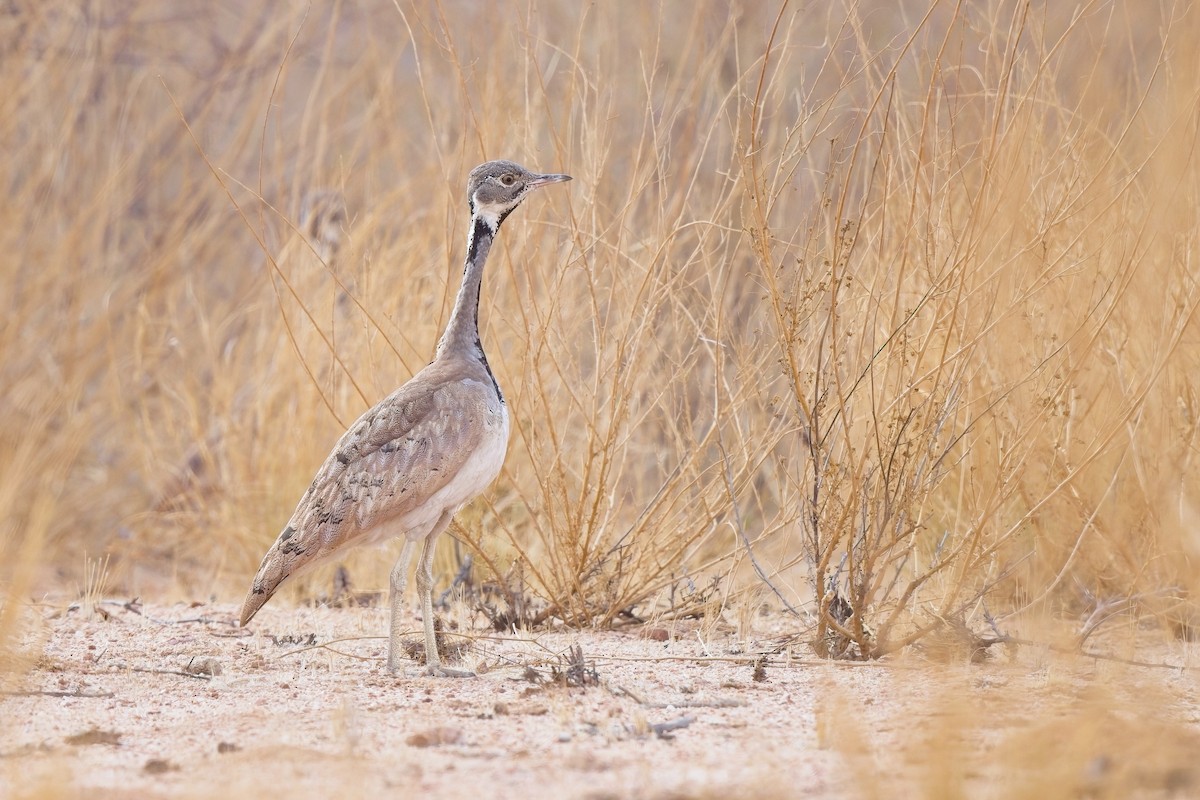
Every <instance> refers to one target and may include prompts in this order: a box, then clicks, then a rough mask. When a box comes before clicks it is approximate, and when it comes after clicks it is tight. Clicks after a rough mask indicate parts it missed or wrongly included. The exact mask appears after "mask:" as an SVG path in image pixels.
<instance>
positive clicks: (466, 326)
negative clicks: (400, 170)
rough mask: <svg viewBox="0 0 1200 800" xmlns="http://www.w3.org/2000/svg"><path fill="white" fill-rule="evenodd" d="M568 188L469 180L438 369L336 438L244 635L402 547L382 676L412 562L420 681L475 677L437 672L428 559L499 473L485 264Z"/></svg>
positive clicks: (502, 425) (516, 180)
mask: <svg viewBox="0 0 1200 800" xmlns="http://www.w3.org/2000/svg"><path fill="white" fill-rule="evenodd" d="M569 180H571V176H569V175H562V174H540V173H536V172H531V171H529V170H527V169H525V168H524V167H522V166H520V165H519V164H515V163H513V162H512V161H488V162H487V163H484V164H480V165H479V166H477V167H475V169H473V170H471V172H470V175H469V177H468V180H467V199H468V205H469V207H470V212H471V219H470V226H469V233H468V236H467V255H466V263H465V265H464V267H463V276H462V284H461V286H460V287H459V290H458V294H457V296H456V297H455V300H454V308H453V310H452V311H451V313H450V318H449V320H448V321H447V323H446V328H445V330H444V331H443V333H442V336H441V338H440V339H439V341H438V344H437V349H436V351H435V353H434V357H433V360H432V361H431V362H430V363H429V364H428V365H427V366H425V367H424V368H423V369H421V370H420V371H419V372H418V373H417V374H416V375H414V376H413V377H412V378H411V379H410V380H409V381H408V382H407V383H405V384H404V385H402V386H401V387H400V388H398V389H396V390H395V391H394V392H392V393H391V394H390V395H388V396H387V397H385V398H384V399H383V400H381V401H379V403H377V404H376V405H375V406H374V407H372V408H370V409H368V410H367V411H366V412H364V413H363V415H362V416H360V417H359V418H358V420H356V421H355V422H354V423H353V424H352V425H351V426H350V427H349V429H348V430H347V431H346V432H345V433H344V434H343V435H342V437H341V438H340V439H338V441H337V444H335V445H334V447H333V450H332V451H331V452H330V453H329V456H328V457H327V458H326V459H325V461H324V463H323V464H322V465H321V467H320V469H319V470H317V474H316V477H315V478H314V479H313V481H312V483H311V484H310V485H309V487H308V489H307V490H306V491H305V492H304V495H303V496H302V497H301V498H300V502H299V503H298V504H297V505H296V510H295V512H294V513H293V514H292V516H291V518H290V519H289V520H288V522H287V524H286V525H285V526H284V528H283V530H282V532H280V534H279V537H278V538H277V539H276V540H275V543H274V544H272V545H271V547H270V548H269V549H268V550H267V552H266V555H265V556H263V560H262V564H261V565H260V566H259V568H258V572H257V574H256V575H255V576H254V581H253V583H252V584H251V586H250V590H249V592H247V594H246V599H245V601H244V602H243V603H242V609H241V626H242V627H243V628H244V627H246V625H247V624H248V623H249V622H250V620H252V619H253V618H254V615H255V614H256V613H258V610H259V609H260V608H262V606H263V605H264V604H265V603H266V602H267V601H268V600H270V599H271V596H272V595H274V594H275V592H276V591H277V590H278V589H279V587H280V586H281V585H282V584H283V583H284V582H285V581H286V580H287V579H288V578H290V577H294V576H296V575H299V574H302V573H304V572H307V571H309V570H311V569H313V568H315V567H317V566H318V565H320V564H324V563H327V562H329V561H330V560H332V559H333V558H335V557H338V556H340V555H342V554H343V553H344V552H345V551H346V550H348V549H350V548H353V547H358V546H363V545H372V544H381V543H383V542H386V541H388V540H390V539H393V538H398V537H400V538H403V539H404V545H403V548H402V549H401V552H400V557H399V558H398V559H397V560H396V563H395V566H393V568H392V571H391V576H390V581H389V585H390V590H391V594H390V598H389V601H390V606H391V608H390V611H391V622H390V628H389V636H388V658H387V668H388V671H389V672H391V673H392V674H397V673H398V672H399V671H400V670H401V668H402V658H401V653H402V651H403V648H402V647H401V644H400V634H401V632H402V628H401V624H400V619H401V608H402V606H403V595H404V590H405V588H406V585H407V582H408V569H409V564H410V562H411V560H412V555H413V551H414V549H415V547H416V545H417V544H418V543H421V544H422V550H421V557H420V559H419V561H418V563H417V570H416V584H417V591H418V594H419V595H420V600H421V613H422V617H423V622H424V627H425V664H426V667H425V671H426V673H427V674H429V675H433V676H440V677H470V676H471V675H472V674H473V673H471V672H469V671H462V670H454V669H450V668H448V667H445V666H443V665H442V664H441V660H440V658H439V656H438V651H437V641H436V639H435V633H434V625H433V554H434V547H435V545H436V543H437V539H438V536H439V535H440V534H441V533H442V532H443V531H444V530H446V528H447V526H449V524H450V521H451V520H452V519H453V518H454V515H455V513H457V512H458V510H459V509H460V508H462V507H463V506H464V505H466V504H467V503H468V502H470V501H471V500H473V499H475V498H476V497H477V496H478V495H480V494H482V493H483V492H484V491H485V490H486V489H487V487H488V486H489V485H491V483H492V481H494V480H495V479H496V476H497V475H499V474H500V468H501V466H502V465H503V463H504V456H505V453H506V452H507V449H508V438H509V414H508V406H507V405H506V403H505V399H504V394H503V392H502V391H501V389H500V384H499V383H497V381H496V376H495V375H494V374H493V373H492V369H491V367H490V366H488V360H487V356H486V355H485V354H484V351H483V344H482V342H481V340H480V336H479V293H480V285H481V282H482V279H483V271H484V265H485V264H486V262H487V257H488V253H489V251H490V250H491V248H492V243H493V241H494V240H495V238H496V235H497V233H498V232H499V230H500V225H501V224H502V223H503V222H504V220H505V219H506V218H507V217H508V215H509V214H511V213H512V212H513V210H514V209H516V207H517V206H518V205H520V203H521V201H523V200H524V199H525V198H526V197H528V196H529V194H530V192H533V191H534V190H536V189H538V188H541V187H543V186H548V185H550V184H554V183H561V182H564V181H569Z"/></svg>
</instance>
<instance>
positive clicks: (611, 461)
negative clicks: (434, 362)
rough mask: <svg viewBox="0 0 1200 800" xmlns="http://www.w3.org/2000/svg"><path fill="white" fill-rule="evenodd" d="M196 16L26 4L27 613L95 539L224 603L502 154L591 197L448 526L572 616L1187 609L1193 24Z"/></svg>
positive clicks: (505, 322)
mask: <svg viewBox="0 0 1200 800" xmlns="http://www.w3.org/2000/svg"><path fill="white" fill-rule="evenodd" d="M168 9H169V12H170V13H166V12H164V11H163V6H162V4H160V3H127V4H121V5H120V6H119V7H109V6H90V5H85V6H84V7H79V6H78V4H69V3H59V2H51V3H44V4H41V5H39V6H38V10H37V13H34V11H33V10H32V9H23V8H19V9H18V10H17V11H15V12H14V13H12V14H9V15H7V16H6V17H5V18H4V22H3V27H0V36H2V37H3V41H4V47H5V53H6V56H5V58H4V59H3V60H0V77H2V78H3V80H4V82H5V85H6V86H12V87H14V89H13V91H12V92H9V93H7V94H6V96H5V97H4V98H0V144H2V145H3V147H4V151H5V153H6V154H7V157H6V159H5V160H4V163H3V165H0V181H2V183H3V186H4V187H5V188H6V190H7V191H6V192H5V193H4V195H3V201H2V202H3V204H4V205H3V218H4V219H5V221H6V224H5V225H3V226H0V241H3V244H4V246H3V247H0V265H2V266H0V274H3V275H4V282H5V295H6V296H7V297H8V298H9V302H10V311H9V313H8V314H7V315H5V316H4V317H2V318H0V343H2V344H3V348H2V352H3V354H4V355H3V360H2V361H0V379H2V380H3V382H4V385H5V386H6V387H7V390H6V392H5V394H4V396H3V398H2V399H0V403H3V409H2V410H3V413H2V414H0V440H2V441H3V442H4V445H5V447H6V449H7V450H8V452H13V453H21V454H24V455H21V459H22V460H20V461H16V460H14V461H12V462H10V464H12V466H9V467H6V468H5V472H4V475H3V478H4V482H3V484H0V510H6V511H9V512H10V514H6V515H5V519H12V520H14V522H13V523H12V524H11V525H9V526H8V527H6V528H5V530H4V541H3V543H2V544H3V548H4V551H5V553H10V552H20V553H34V554H38V555H36V556H35V555H31V556H29V557H28V558H29V559H32V561H30V563H28V564H25V565H24V566H21V567H20V569H18V568H16V567H12V568H6V569H5V573H4V578H5V580H6V586H8V587H11V588H10V592H11V593H10V594H9V595H8V597H10V598H11V597H24V596H27V595H28V593H29V592H30V591H49V590H51V589H52V588H53V587H55V586H60V585H62V584H63V582H64V579H67V580H69V579H74V580H75V581H78V579H79V577H80V576H78V575H75V574H74V570H76V569H77V568H78V566H77V565H78V564H79V563H80V553H81V552H82V551H84V550H86V551H87V552H89V553H95V554H102V553H106V552H110V553H112V554H113V557H114V559H113V562H112V567H111V569H112V575H113V577H112V582H113V585H114V586H115V587H118V588H120V589H122V590H125V591H129V592H133V593H141V592H147V593H156V594H171V593H174V592H195V591H202V590H205V589H209V587H215V588H211V589H209V590H211V591H214V592H215V593H217V594H219V595H220V596H222V597H226V598H232V597H234V596H235V594H236V593H237V592H238V591H240V590H241V589H242V588H243V587H244V585H245V583H246V581H247V580H248V577H249V575H250V574H251V572H252V569H253V565H254V563H255V561H256V559H257V557H258V556H259V555H260V554H261V551H262V549H263V548H264V547H265V546H266V544H267V543H268V542H269V541H270V540H271V539H272V538H273V537H274V536H275V534H276V533H277V532H278V528H279V526H280V525H281V524H282V522H283V521H284V520H285V519H286V517H287V516H288V514H289V512H290V510H291V506H292V504H293V503H294V502H295V500H296V498H297V497H298V495H299V493H300V491H301V489H302V487H303V486H305V485H306V483H307V481H308V480H309V479H310V477H311V474H312V471H313V470H314V468H315V467H316V465H317V464H318V463H319V461H320V459H321V458H322V457H323V456H324V454H325V453H326V452H327V449H328V447H329V446H330V444H331V443H332V442H333V441H334V439H335V438H336V436H337V435H338V433H339V432H340V431H341V430H342V428H343V426H344V425H346V424H347V423H348V422H349V421H351V420H352V419H353V418H354V417H355V416H356V415H357V414H358V413H360V412H361V411H362V410H363V409H365V408H366V407H367V406H368V405H369V404H371V403H373V402H374V401H376V400H377V399H379V398H380V397H382V396H383V395H384V394H385V393H387V392H388V391H390V389H391V388H393V387H394V386H395V385H397V384H398V383H400V382H401V381H403V380H405V379H406V378H408V377H409V376H410V375H411V374H412V373H413V372H414V371H415V370H416V369H417V368H419V366H420V365H422V364H423V363H424V361H425V360H426V359H428V357H429V354H430V353H431V352H432V349H433V347H434V343H435V341H436V337H437V335H438V332H439V329H440V326H441V325H442V323H443V322H444V321H445V319H446V317H447V316H448V313H449V309H450V305H451V302H452V299H453V295H454V291H455V289H456V288H457V280H458V276H459V272H460V266H459V265H460V262H461V259H462V257H463V247H464V243H463V239H464V237H465V230H464V225H465V216H466V209H465V203H464V200H463V198H462V183H463V176H464V175H465V174H466V172H467V171H468V170H469V168H470V167H471V166H473V165H474V164H475V163H477V162H479V161H481V160H483V159H484V158H493V157H510V158H515V159H517V160H520V161H523V162H525V163H527V164H529V165H530V166H532V167H534V168H539V169H545V170H563V171H566V172H569V173H571V174H572V175H574V176H575V178H576V180H575V182H573V183H572V184H571V187H572V192H571V193H570V195H569V197H567V199H560V198H552V199H543V198H538V199H535V200H533V201H531V202H530V203H529V204H528V207H527V208H525V209H523V210H522V213H521V214H520V215H518V216H516V217H514V218H513V219H512V220H511V221H510V223H509V225H507V226H506V228H505V232H504V235H503V237H502V238H501V245H500V246H499V247H498V248H497V250H496V251H495V252H494V253H493V262H492V264H491V266H490V271H489V275H488V277H487V286H486V289H485V292H486V299H485V300H484V306H485V307H484V309H483V312H482V318H483V321H484V326H485V332H484V338H485V344H486V346H487V348H488V352H489V357H490V360H491V362H492V365H493V367H494V368H495V370H496V372H497V373H498V377H499V379H500V382H501V384H502V385H503V386H504V387H505V388H506V390H507V396H508V400H509V404H510V408H511V411H512V415H513V421H514V437H513V442H512V448H511V450H510V455H509V459H508V462H507V465H506V469H505V472H504V474H503V476H502V478H501V480H500V481H499V482H498V484H497V486H496V487H495V488H494V490H493V491H491V492H490V493H489V495H488V496H487V498H486V500H485V501H484V502H482V503H480V504H477V505H476V506H473V507H472V508H471V509H469V510H468V511H467V512H466V513H465V514H464V515H462V517H461V518H460V523H461V524H460V526H459V531H458V532H459V534H460V536H461V537H462V538H463V539H465V540H466V541H467V542H469V543H470V545H471V546H472V547H473V548H474V549H475V550H476V551H477V552H478V554H479V555H480V556H481V561H482V562H483V563H485V564H487V565H488V566H489V567H490V568H491V570H492V571H493V572H495V573H497V574H498V575H505V574H513V573H512V572H511V571H512V570H513V569H514V565H516V569H517V571H518V572H519V573H520V574H521V575H522V576H523V579H524V580H525V581H527V582H528V584H529V586H530V587H531V588H532V590H533V591H534V592H535V593H536V594H538V595H539V596H540V597H542V598H543V599H544V600H545V605H546V608H547V611H546V612H545V614H546V615H547V616H553V617H555V618H558V619H562V620H565V621H568V622H570V623H573V624H596V625H603V624H611V623H613V622H614V621H617V620H620V619H625V618H628V617H629V615H631V614H632V615H635V616H640V615H645V614H647V613H665V614H687V613H697V612H698V610H700V609H702V608H709V607H710V606H711V604H712V603H713V601H714V597H716V602H717V604H718V605H719V603H720V602H723V601H727V600H729V599H730V598H732V597H734V596H735V595H736V594H737V593H739V592H742V591H746V590H750V591H754V592H758V591H759V590H760V589H762V588H763V585H764V581H765V582H766V583H768V584H769V587H768V588H769V591H770V592H771V595H770V596H771V597H773V598H774V601H775V602H777V603H779V604H780V605H783V606H786V607H788V608H791V609H794V610H796V611H797V612H799V613H801V614H802V615H803V616H804V617H805V618H806V619H809V620H813V621H815V623H816V625H817V638H816V640H817V642H818V646H819V647H823V648H825V649H826V651H827V652H829V653H831V654H835V653H842V654H855V655H860V656H875V655H879V654H881V653H885V652H888V651H889V650H891V649H894V648H895V647H898V646H901V645H903V644H904V643H906V642H908V641H911V640H912V639H913V638H914V637H917V636H920V635H921V634H922V633H924V632H925V631H928V630H930V629H931V627H932V626H936V625H940V624H942V622H943V621H944V620H949V619H961V620H964V621H967V622H969V623H971V624H975V623H977V622H978V621H979V619H980V617H981V614H982V610H983V608H984V606H983V605H982V602H983V600H984V599H986V598H989V597H990V598H991V599H990V600H988V602H989V604H990V606H989V607H991V608H992V609H993V610H994V611H995V612H996V613H997V614H1000V613H1012V612H1017V611H1021V610H1023V609H1026V608H1038V609H1042V608H1046V607H1059V608H1061V607H1065V608H1068V609H1071V610H1083V611H1087V610H1088V609H1085V608H1083V605H1084V604H1086V603H1093V604H1095V603H1100V602H1111V601H1114V600H1120V601H1121V602H1124V603H1125V604H1126V607H1136V608H1139V609H1150V610H1154V611H1156V612H1160V613H1163V614H1173V613H1175V611H1176V610H1177V608H1176V607H1177V606H1178V605H1179V603H1180V602H1181V601H1182V600H1183V599H1184V598H1185V596H1186V592H1187V590H1188V589H1189V588H1190V586H1191V583H1192V581H1193V573H1192V570H1191V568H1190V567H1189V566H1188V562H1187V560H1186V558H1182V557H1181V556H1182V555H1185V554H1187V557H1188V558H1190V557H1191V556H1190V552H1191V549H1194V548H1195V543H1194V541H1193V540H1192V532H1191V528H1192V527H1193V525H1192V523H1193V522H1194V516H1195V515H1194V513H1193V512H1191V511H1190V510H1189V509H1190V508H1191V504H1192V503H1193V500H1192V498H1193V497H1195V496H1196V488H1197V487H1196V479H1195V470H1194V468H1193V467H1192V459H1193V454H1194V453H1195V448H1196V438H1195V437H1196V426H1195V419H1196V416H1195V409H1196V406H1197V401H1196V390H1195V384H1194V380H1193V379H1192V378H1191V376H1192V375H1194V374H1196V366H1197V364H1196V360H1197V356H1196V352H1197V350H1196V348H1195V347H1194V346H1192V345H1194V344H1195V340H1196V324H1195V309H1196V303H1197V299H1198V298H1200V292H1198V289H1197V286H1196V283H1195V279H1194V275H1195V273H1196V269H1195V265H1194V263H1193V262H1194V259H1195V253H1197V252H1200V249H1198V248H1197V239H1198V233H1200V232H1198V228H1197V218H1198V215H1197V213H1196V211H1197V207H1198V204H1200V198H1198V197H1197V192H1198V191H1200V190H1198V189H1197V186H1200V181H1198V180H1197V177H1198V176H1197V163H1196V158H1195V154H1194V147H1195V144H1196V136H1197V127H1196V126H1197V112H1196V108H1197V96H1196V90H1195V86H1197V85H1200V70H1198V66H1197V63H1196V57H1195V56H1194V55H1193V54H1192V53H1191V51H1190V49H1189V48H1187V47H1184V46H1183V45H1182V43H1186V42H1189V41H1194V40H1195V37H1196V34H1197V33H1198V25H1200V22H1198V20H1197V14H1196V13H1195V11H1193V10H1190V9H1179V8H1176V7H1174V6H1172V5H1171V4H1169V3H1166V2H1164V3H1161V4H1151V6H1147V5H1146V4H1143V3H1137V4H1136V5H1135V4H1134V3H1133V2H1132V0H1128V2H1120V1H1115V2H1110V3H1100V2H1092V3H1086V4H1084V5H1083V6H1082V7H1081V8H1080V9H1078V13H1072V12H1071V10H1069V9H1066V8H1061V9H1060V8H1059V7H1057V6H1055V7H1054V8H1049V9H1044V8H1040V7H1034V6H1032V5H1029V4H1023V3H1014V2H988V1H987V0H979V2H973V3H960V4H954V3H931V4H928V5H926V4H924V3H915V2H914V3H901V4H900V5H899V6H897V5H896V4H895V3H887V4H879V6H878V8H876V7H875V6H874V5H872V4H870V3H867V4H864V3H846V4H842V5H838V6H836V7H834V8H832V9H825V8H822V9H818V8H817V7H815V6H813V7H810V6H803V7H802V6H801V5H799V4H780V6H778V7H776V8H774V9H765V8H760V7H758V6H754V7H747V8H743V9H733V10H729V9H726V8H725V7H718V6H716V5H713V6H705V7H701V8H696V7H694V6H693V5H691V4H688V3H682V2H678V3H667V4H665V5H646V4H637V5H622V6H620V7H619V8H618V7H615V6H609V5H603V4H601V5H595V6H576V5H575V4H553V3H551V4H544V3H542V4H537V5H536V6H535V5H532V4H528V5H520V4H509V5H504V6H494V5H490V4H485V5H478V4H470V3H465V2H464V3H458V2H437V1H436V0H434V1H433V2H419V3H411V4H410V3H398V4H393V5H382V6H379V7H373V8H370V9H367V8H364V7H361V6H358V5H352V4H341V3H334V4H331V5H322V6H320V7H315V6H314V7H307V6H304V7H301V6H296V7H285V6H280V5H278V4H274V3H261V4H250V5H246V4H238V5H237V6H236V7H234V6H228V7H226V6H221V5H193V4H182V3H180V4H178V5H169V6H168ZM468 11H469V13H465V12H468ZM195 31H204V32H205V35H203V36H197V35H191V34H192V33H193V32H195ZM184 32H187V34H186V35H185V33H184ZM306 205H307V206H308V207H309V208H310V210H315V211H317V212H319V213H316V214H314V213H308V214H305V213H303V212H302V209H303V208H304V207H305V206H306ZM318 217H319V218H320V219H322V220H324V222H321V223H320V224H317V223H316V222H314V220H315V219H316V218H318ZM39 464H45V465H48V466H47V468H43V469H35V468H31V467H35V466H37V465H39ZM34 523H36V524H34ZM31 542H36V544H30V543H31ZM1189 548H1190V549H1189ZM19 561H20V560H19V559H18V562H19ZM18 562H8V563H13V564H16V563H18ZM34 563H36V564H37V565H39V566H40V569H35V568H34V566H33V564H34ZM348 563H349V567H350V571H351V574H352V575H353V576H354V577H355V580H356V581H358V582H359V583H361V584H364V585H375V586H383V585H385V581H386V578H385V576H386V567H387V564H389V563H390V559H387V558H379V557H378V556H377V555H376V554H372V553H367V554H360V555H356V556H354V557H352V558H351V559H350V560H349V562H348ZM448 566H449V565H446V564H443V565H442V567H443V568H442V572H443V573H448V571H449V570H448ZM325 579H326V578H325V576H322V575H318V576H316V577H315V578H314V580H317V581H321V580H325ZM714 580H715V581H716V583H714V582H713V581H714ZM68 585H69V584H68ZM714 586H715V587H717V588H718V589H719V590H720V592H721V594H719V595H714V594H713V593H712V591H711V589H712V588H713V587H714ZM706 587H708V589H709V590H710V591H705V588H706ZM297 591H298V592H300V593H310V592H313V591H319V590H314V589H312V588H311V586H308V585H301V586H300V587H299V588H298V590H297ZM1048 604H1049V605H1048ZM10 606H11V600H10V601H9V602H7V603H6V605H5V608H6V609H7V608H9V607H10ZM2 631H3V628H0V632H2ZM0 635H2V634H0Z"/></svg>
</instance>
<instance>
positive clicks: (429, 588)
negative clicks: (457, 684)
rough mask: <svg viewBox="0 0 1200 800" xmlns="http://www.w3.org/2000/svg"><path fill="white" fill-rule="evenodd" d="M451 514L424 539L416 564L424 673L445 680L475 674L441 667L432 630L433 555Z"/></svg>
mask: <svg viewBox="0 0 1200 800" xmlns="http://www.w3.org/2000/svg"><path fill="white" fill-rule="evenodd" d="M450 520H451V514H450V513H449V512H447V513H445V514H443V515H442V518H441V519H439V520H438V522H437V524H436V525H434V526H433V530H431V531H430V532H429V535H428V536H426V537H425V549H423V550H422V551H421V560H420V561H419V562H418V563H417V592H418V593H419V594H420V595H421V614H422V615H423V616H424V618H425V665H426V666H425V671H426V672H428V673H429V674H430V675H438V676H442V677H447V678H473V677H475V673H473V672H467V671H464V670H458V669H450V668H448V667H443V666H442V660H441V657H440V656H439V655H438V651H437V634H436V633H435V632H434V630H433V553H434V551H435V550H436V549H437V538H438V535H439V534H441V532H442V531H444V530H446V526H448V525H449V524H450Z"/></svg>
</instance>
